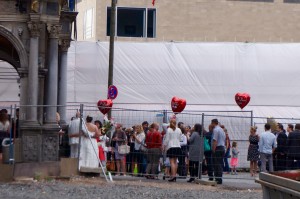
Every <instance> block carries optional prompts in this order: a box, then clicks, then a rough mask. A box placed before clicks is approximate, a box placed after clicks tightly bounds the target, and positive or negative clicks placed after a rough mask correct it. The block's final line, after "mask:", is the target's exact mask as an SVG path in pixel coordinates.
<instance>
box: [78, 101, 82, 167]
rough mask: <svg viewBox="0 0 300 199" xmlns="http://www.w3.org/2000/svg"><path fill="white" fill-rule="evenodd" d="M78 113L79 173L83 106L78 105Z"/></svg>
mask: <svg viewBox="0 0 300 199" xmlns="http://www.w3.org/2000/svg"><path fill="white" fill-rule="evenodd" d="M79 112H80V123H79V144H78V147H79V148H78V171H80V168H79V159H80V146H81V135H80V133H81V131H82V117H83V104H80V109H79Z"/></svg>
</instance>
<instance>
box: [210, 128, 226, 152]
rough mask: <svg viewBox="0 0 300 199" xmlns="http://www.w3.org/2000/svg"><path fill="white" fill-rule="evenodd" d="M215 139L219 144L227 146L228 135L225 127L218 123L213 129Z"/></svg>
mask: <svg viewBox="0 0 300 199" xmlns="http://www.w3.org/2000/svg"><path fill="white" fill-rule="evenodd" d="M213 140H216V141H217V146H224V147H225V140H226V135H225V132H224V131H223V129H222V128H221V127H220V126H219V125H218V126H216V127H215V128H214V130H213Z"/></svg>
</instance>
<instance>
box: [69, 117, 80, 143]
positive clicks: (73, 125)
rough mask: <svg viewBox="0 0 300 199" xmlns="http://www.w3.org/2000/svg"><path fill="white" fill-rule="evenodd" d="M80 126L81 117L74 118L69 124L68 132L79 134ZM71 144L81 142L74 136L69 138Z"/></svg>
mask: <svg viewBox="0 0 300 199" xmlns="http://www.w3.org/2000/svg"><path fill="white" fill-rule="evenodd" d="M79 126H80V118H75V119H73V120H72V121H71V122H70V124H69V129H68V134H69V135H72V134H77V133H79ZM69 144H79V138H78V137H72V138H70V139H69Z"/></svg>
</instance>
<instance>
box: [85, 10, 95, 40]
mask: <svg viewBox="0 0 300 199" xmlns="http://www.w3.org/2000/svg"><path fill="white" fill-rule="evenodd" d="M93 19H94V9H93V8H92V9H89V10H87V11H86V12H85V16H84V29H83V37H84V39H90V38H92V37H93V32H94V30H93V25H94V20H93Z"/></svg>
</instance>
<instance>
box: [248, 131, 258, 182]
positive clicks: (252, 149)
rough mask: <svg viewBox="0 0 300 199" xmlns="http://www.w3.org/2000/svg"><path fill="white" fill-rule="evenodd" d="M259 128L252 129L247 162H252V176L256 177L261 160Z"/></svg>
mask: <svg viewBox="0 0 300 199" xmlns="http://www.w3.org/2000/svg"><path fill="white" fill-rule="evenodd" d="M256 129H257V127H251V129H250V135H249V142H250V144H249V148H248V156H247V160H248V161H250V173H251V176H252V177H253V176H255V173H256V171H257V161H258V160H259V151H258V142H259V136H258V135H257V134H256Z"/></svg>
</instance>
